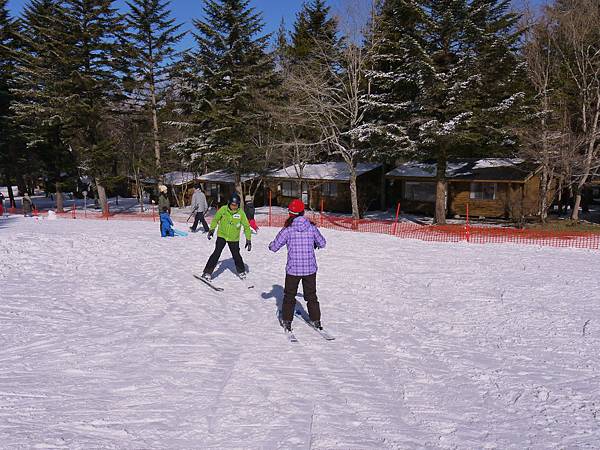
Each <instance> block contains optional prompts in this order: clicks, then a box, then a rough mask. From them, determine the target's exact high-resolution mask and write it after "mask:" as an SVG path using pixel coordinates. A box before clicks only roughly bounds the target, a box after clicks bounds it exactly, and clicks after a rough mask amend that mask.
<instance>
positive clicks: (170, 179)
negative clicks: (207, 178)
mask: <svg viewBox="0 0 600 450" xmlns="http://www.w3.org/2000/svg"><path fill="white" fill-rule="evenodd" d="M163 177H164V180H165V184H167V185H170V186H181V185H183V184H187V183H192V182H193V181H194V180H196V179H198V177H197V175H196V174H194V173H193V172H168V173H165V174H164V175H163Z"/></svg>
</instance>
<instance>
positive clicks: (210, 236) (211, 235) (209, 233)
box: [206, 230, 215, 241]
mask: <svg viewBox="0 0 600 450" xmlns="http://www.w3.org/2000/svg"><path fill="white" fill-rule="evenodd" d="M213 234H215V230H210V231H209V232H208V235H207V236H206V237H207V238H208V240H209V241H210V239H211V238H212V237H213Z"/></svg>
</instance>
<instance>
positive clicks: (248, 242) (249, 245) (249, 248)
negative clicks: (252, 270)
mask: <svg viewBox="0 0 600 450" xmlns="http://www.w3.org/2000/svg"><path fill="white" fill-rule="evenodd" d="M244 247H246V248H247V249H248V251H250V250H252V242H250V241H246V245H245V246H244Z"/></svg>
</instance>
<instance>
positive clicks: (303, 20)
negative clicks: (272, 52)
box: [288, 0, 340, 63]
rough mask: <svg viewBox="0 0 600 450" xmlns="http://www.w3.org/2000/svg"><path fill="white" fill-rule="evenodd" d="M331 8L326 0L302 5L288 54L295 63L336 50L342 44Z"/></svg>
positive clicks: (312, 1)
mask: <svg viewBox="0 0 600 450" xmlns="http://www.w3.org/2000/svg"><path fill="white" fill-rule="evenodd" d="M330 10H331V8H330V7H329V6H327V5H326V3H325V1H324V0H311V1H310V2H309V3H304V4H303V5H302V9H301V10H300V12H298V14H297V16H296V21H295V23H294V29H293V30H292V33H291V43H290V46H289V48H288V55H289V58H290V59H291V61H292V62H293V63H298V62H300V61H307V60H310V59H311V58H315V57H320V56H321V55H322V54H329V53H331V52H335V50H336V49H337V47H338V46H339V44H340V41H339V39H338V37H337V32H338V24H337V21H336V20H335V19H334V18H332V17H331V14H330Z"/></svg>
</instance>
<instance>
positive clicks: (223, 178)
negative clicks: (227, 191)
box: [198, 169, 258, 184]
mask: <svg viewBox="0 0 600 450" xmlns="http://www.w3.org/2000/svg"><path fill="white" fill-rule="evenodd" d="M257 176H258V175H257V174H246V175H242V176H241V178H242V181H243V182H245V181H249V180H253V179H254V178H256V177H257ZM198 180H200V181H203V182H209V183H229V184H233V183H235V176H234V174H233V172H231V171H229V170H225V169H221V170H215V171H214V172H210V173H206V174H204V175H201V176H200V177H198Z"/></svg>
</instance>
